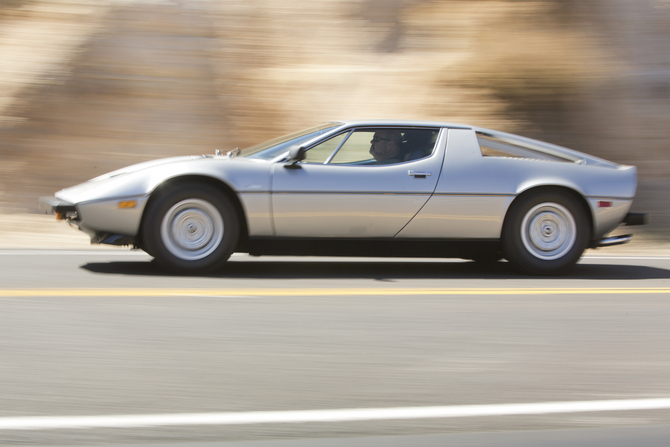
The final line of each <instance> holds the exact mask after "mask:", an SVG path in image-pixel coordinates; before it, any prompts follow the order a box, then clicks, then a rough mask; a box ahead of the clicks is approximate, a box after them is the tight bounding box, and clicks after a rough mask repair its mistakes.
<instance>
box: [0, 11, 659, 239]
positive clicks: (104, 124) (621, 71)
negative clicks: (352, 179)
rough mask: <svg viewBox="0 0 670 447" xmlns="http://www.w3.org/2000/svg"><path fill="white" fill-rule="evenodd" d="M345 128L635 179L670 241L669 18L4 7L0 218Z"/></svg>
mask: <svg viewBox="0 0 670 447" xmlns="http://www.w3.org/2000/svg"><path fill="white" fill-rule="evenodd" d="M339 118H408V119H433V120H440V121H449V122H463V123H467V124H475V125H479V126H483V127H490V128H494V129H498V130H503V131H508V132H514V133H520V134H522V135H526V136H530V137H534V138H538V139H541V140H545V141H549V142H552V143H556V144H560V145H564V146H568V147H571V148H574V149H577V150H581V151H584V152H588V153H591V154H594V155H598V156H601V157H604V158H607V159H610V160H613V161H617V162H620V163H626V164H635V165H637V166H638V168H639V188H638V197H637V200H636V203H635V205H634V210H636V211H648V212H651V213H652V215H653V216H652V219H653V220H652V225H651V226H650V227H649V228H648V230H647V231H652V232H653V234H654V235H658V236H661V237H664V238H665V237H670V231H668V227H669V224H670V211H669V208H670V207H669V205H670V199H669V198H668V193H667V191H668V190H670V151H669V148H670V0H589V1H583V0H535V1H526V0H435V1H430V0H171V1H168V0H165V1H161V0H0V156H1V157H2V161H1V162H0V210H2V211H3V212H4V213H37V212H38V211H37V197H39V196H45V195H52V194H53V193H54V192H55V191H56V190H58V189H61V188H64V187H67V186H70V185H73V184H76V183H79V182H81V181H84V180H87V179H89V178H91V177H94V176H97V175H100V174H102V173H105V172H107V171H110V170H113V169H117V168H120V167H122V166H126V165H129V164H131V163H137V162H140V161H144V160H149V159H154V158H158V157H167V156H173V155H184V154H201V153H213V152H214V150H215V149H221V150H223V151H226V150H229V149H232V148H235V147H238V146H239V147H240V148H244V147H246V146H249V145H252V144H255V143H258V142H261V141H263V140H265V139H268V138H272V137H276V136H278V135H280V134H285V133H289V132H292V131H295V130H299V129H300V128H304V127H307V126H311V125H314V124H318V123H319V122H322V121H326V120H334V119H339Z"/></svg>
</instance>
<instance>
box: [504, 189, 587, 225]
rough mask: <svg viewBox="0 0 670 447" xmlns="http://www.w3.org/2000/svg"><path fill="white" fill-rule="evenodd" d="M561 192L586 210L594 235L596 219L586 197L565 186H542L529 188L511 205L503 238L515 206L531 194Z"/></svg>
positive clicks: (506, 217) (506, 216) (505, 222)
mask: <svg viewBox="0 0 670 447" xmlns="http://www.w3.org/2000/svg"><path fill="white" fill-rule="evenodd" d="M542 191H546V192H550V191H551V192H559V193H562V194H567V195H570V196H571V197H573V198H574V199H575V200H576V201H577V202H578V203H579V204H580V205H581V206H582V207H583V209H584V212H585V213H586V216H587V217H588V219H589V222H588V225H589V228H590V229H591V236H590V237H592V235H593V232H594V231H595V228H594V219H593V212H592V210H591V206H590V205H589V203H588V201H587V200H586V197H584V196H583V195H582V194H581V193H579V192H578V191H577V190H575V189H573V188H570V187H567V186H563V185H540V186H533V187H531V188H528V189H526V190H524V191H523V192H522V193H520V194H519V195H517V196H516V197H515V198H514V200H512V203H510V204H509V206H508V207H507V211H506V212H505V218H504V220H503V226H502V231H501V233H500V234H501V236H502V235H503V234H505V228H506V227H507V225H508V224H509V220H510V216H511V214H512V213H511V211H512V210H514V208H515V206H516V204H517V203H519V202H520V201H521V199H523V198H524V197H526V196H528V195H530V194H535V193H538V192H542Z"/></svg>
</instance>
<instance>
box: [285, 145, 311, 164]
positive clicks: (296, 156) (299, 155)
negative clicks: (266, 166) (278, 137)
mask: <svg viewBox="0 0 670 447" xmlns="http://www.w3.org/2000/svg"><path fill="white" fill-rule="evenodd" d="M306 152H307V151H306V150H305V148H304V147H302V146H294V147H292V148H291V150H290V151H288V158H289V160H291V161H300V160H304V159H305V158H306V157H305V153H306Z"/></svg>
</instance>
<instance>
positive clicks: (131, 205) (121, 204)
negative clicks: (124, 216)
mask: <svg viewBox="0 0 670 447" xmlns="http://www.w3.org/2000/svg"><path fill="white" fill-rule="evenodd" d="M136 206H137V200H126V201H123V202H119V208H121V209H123V208H135V207H136Z"/></svg>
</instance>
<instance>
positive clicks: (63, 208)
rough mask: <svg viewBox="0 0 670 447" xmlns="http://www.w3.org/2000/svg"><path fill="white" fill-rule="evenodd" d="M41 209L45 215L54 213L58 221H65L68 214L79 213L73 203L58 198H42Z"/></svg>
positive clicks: (40, 201)
mask: <svg viewBox="0 0 670 447" xmlns="http://www.w3.org/2000/svg"><path fill="white" fill-rule="evenodd" d="M39 209H40V211H44V212H45V213H54V214H55V215H56V219H58V220H62V219H65V218H66V217H67V215H68V213H76V212H77V209H76V208H75V207H74V204H73V203H70V202H66V201H65V200H61V199H59V198H58V197H40V200H39Z"/></svg>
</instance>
